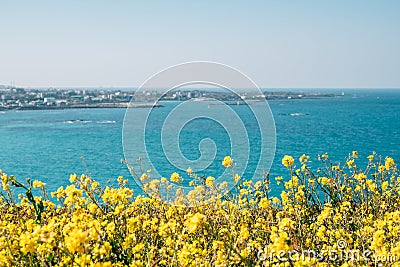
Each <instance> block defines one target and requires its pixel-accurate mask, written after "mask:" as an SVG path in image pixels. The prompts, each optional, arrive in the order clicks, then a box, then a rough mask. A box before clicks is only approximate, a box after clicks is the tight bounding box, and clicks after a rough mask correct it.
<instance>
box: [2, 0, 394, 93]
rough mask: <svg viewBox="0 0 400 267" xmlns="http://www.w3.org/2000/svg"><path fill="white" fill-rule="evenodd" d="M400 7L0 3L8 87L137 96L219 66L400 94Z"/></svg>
mask: <svg viewBox="0 0 400 267" xmlns="http://www.w3.org/2000/svg"><path fill="white" fill-rule="evenodd" d="M399 14H400V1H397V0H392V1H391V0H382V1H379V0H376V1H371V0H352V1H348V0H335V1H333V0H332V1H327V0H303V1H295V0H293V1H286V0H280V1H235V0H233V1H227V0H219V1H211V0H203V1H174V0H173V1H129V0H116V1H103V0H85V1H79V0H69V1H44V0H35V1H31V0H26V1H21V0H14V1H13V0H9V1H6V0H0V84H11V83H12V82H13V83H14V84H15V85H16V86H21V87H98V86H102V87H111V86H112V87H138V86H140V85H141V84H142V83H143V82H144V81H145V80H146V79H147V78H149V77H150V76H152V75H153V74H155V73H157V72H159V71H160V70H162V69H164V68H166V67H169V66H171V65H175V64H179V63H183V62H188V61H198V60H200V61H215V62H219V63H223V64H227V65H229V66H232V67H234V68H236V69H238V70H240V71H242V72H243V73H245V74H246V75H248V76H249V77H250V78H251V79H252V80H254V82H255V83H256V84H257V85H258V86H260V87H263V88H400V16H399Z"/></svg>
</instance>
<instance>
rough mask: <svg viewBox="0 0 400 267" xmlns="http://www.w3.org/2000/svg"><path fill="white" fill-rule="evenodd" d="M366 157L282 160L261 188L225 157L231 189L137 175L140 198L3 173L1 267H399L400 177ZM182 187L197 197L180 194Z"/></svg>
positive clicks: (85, 184)
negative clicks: (274, 192)
mask: <svg viewBox="0 0 400 267" xmlns="http://www.w3.org/2000/svg"><path fill="white" fill-rule="evenodd" d="M358 157H359V155H358V153H357V152H356V151H353V153H351V154H350V155H349V157H348V159H347V161H346V162H344V163H343V164H336V163H333V162H331V161H330V159H329V156H328V155H327V154H324V155H321V156H319V157H318V160H317V159H313V161H312V162H311V160H310V157H308V156H306V155H303V156H301V157H300V158H299V159H293V158H292V157H291V156H285V157H284V158H283V159H282V164H283V165H284V166H285V167H286V168H287V169H288V170H287V172H286V173H284V174H282V176H280V177H269V175H268V174H265V175H264V177H263V179H262V181H258V182H252V181H247V180H246V179H245V178H244V177H240V176H239V175H238V174H236V173H235V164H236V163H235V161H234V160H233V159H231V158H230V157H229V156H227V157H225V158H224V159H223V161H222V164H223V166H224V167H226V168H227V169H228V170H229V171H231V172H232V180H233V181H235V183H236V186H235V187H234V188H228V186H227V184H226V183H221V184H217V183H216V182H215V179H214V177H212V176H209V177H199V176H198V175H197V174H196V173H194V172H193V171H192V169H190V168H189V169H188V170H187V177H186V176H185V177H181V176H180V175H179V174H178V173H173V174H172V175H171V177H168V178H162V179H160V180H156V179H153V178H152V177H151V175H152V173H151V170H148V171H147V170H142V169H141V168H138V169H135V168H134V167H131V166H130V169H131V172H132V173H133V174H134V175H136V176H137V180H139V181H141V183H142V186H143V188H144V191H145V194H143V195H135V194H134V192H133V190H132V189H130V188H129V186H128V185H129V183H128V180H125V179H124V178H123V177H118V179H117V181H116V183H118V186H105V187H103V186H101V185H100V184H99V183H98V182H96V181H94V180H93V179H92V178H91V177H89V176H86V175H81V176H77V175H76V174H72V175H71V177H70V185H69V186H67V187H60V188H59V189H58V190H57V191H56V192H51V193H48V192H47V191H46V185H45V184H44V183H42V182H40V181H37V180H35V181H31V180H29V179H27V181H26V182H23V183H22V182H21V181H20V180H18V179H16V178H15V177H14V176H12V175H7V174H5V173H3V172H1V171H0V175H1V179H2V191H1V196H0V266H378V265H379V266H400V174H399V173H398V170H397V168H396V164H395V162H394V160H393V159H392V158H389V157H386V158H384V157H381V156H378V155H377V154H375V153H374V154H372V155H370V156H368V159H367V160H368V163H367V164H366V166H362V167H360V166H358V165H357V164H358V161H360V160H361V159H359V158H358ZM364 157H365V156H364ZM365 161H366V160H365ZM183 179H190V180H191V182H190V185H191V187H192V188H193V190H192V191H191V192H190V193H189V194H183V192H182V191H180V190H175V191H173V190H172V189H173V188H174V187H176V186H177V185H179V184H180V183H181V182H182V180H183ZM276 183H277V184H278V186H279V187H281V188H282V193H281V194H280V197H273V196H271V192H270V191H271V190H270V188H271V185H272V184H276ZM274 186H275V185H274ZM16 192H18V193H20V192H22V193H20V194H17V193H16ZM171 192H174V194H172V193H171ZM166 195H168V202H166V201H163V199H165V196H166Z"/></svg>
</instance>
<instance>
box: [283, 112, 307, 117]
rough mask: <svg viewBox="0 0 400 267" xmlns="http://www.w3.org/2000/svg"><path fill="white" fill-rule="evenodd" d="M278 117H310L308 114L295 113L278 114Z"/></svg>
mask: <svg viewBox="0 0 400 267" xmlns="http://www.w3.org/2000/svg"><path fill="white" fill-rule="evenodd" d="M279 115H281V116H293V117H297V116H308V115H310V114H308V113H298V112H295V113H280V114H279Z"/></svg>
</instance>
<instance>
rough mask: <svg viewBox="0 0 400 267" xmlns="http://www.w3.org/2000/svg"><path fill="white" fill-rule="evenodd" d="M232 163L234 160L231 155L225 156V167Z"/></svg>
mask: <svg viewBox="0 0 400 267" xmlns="http://www.w3.org/2000/svg"><path fill="white" fill-rule="evenodd" d="M232 163H233V160H232V159H231V157H230V156H226V157H225V158H224V160H223V161H222V165H223V166H224V167H225V168H228V167H229V166H231V165H232Z"/></svg>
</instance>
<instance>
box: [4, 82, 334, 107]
mask: <svg viewBox="0 0 400 267" xmlns="http://www.w3.org/2000/svg"><path fill="white" fill-rule="evenodd" d="M335 96H340V95H336V94H326V93H318V92H314V93H312V92H302V93H299V92H284V91H282V92H268V91H265V92H263V93H262V94H260V93H254V92H251V91H247V92H246V91H245V90H243V92H242V93H240V94H234V93H232V92H227V91H212V90H210V89H207V90H206V89H204V90H201V89H195V90H194V89H180V90H173V91H170V92H168V93H167V94H164V95H162V93H161V90H157V89H148V90H141V91H140V93H135V91H134V90H130V91H129V90H126V91H125V90H121V89H57V88H48V89H24V88H16V87H14V86H4V85H3V86H2V85H0V110H3V111H4V110H35V109H63V108H64V109H65V108H127V107H153V106H155V107H162V104H160V103H159V101H186V100H190V99H193V100H198V101H201V100H204V101H206V100H211V99H217V100H219V101H235V102H238V103H239V101H241V100H246V101H261V100H264V99H267V100H287V99H307V98H308V99H309V98H322V97H335ZM156 102H157V103H156ZM242 102H243V101H242Z"/></svg>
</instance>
